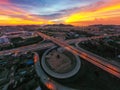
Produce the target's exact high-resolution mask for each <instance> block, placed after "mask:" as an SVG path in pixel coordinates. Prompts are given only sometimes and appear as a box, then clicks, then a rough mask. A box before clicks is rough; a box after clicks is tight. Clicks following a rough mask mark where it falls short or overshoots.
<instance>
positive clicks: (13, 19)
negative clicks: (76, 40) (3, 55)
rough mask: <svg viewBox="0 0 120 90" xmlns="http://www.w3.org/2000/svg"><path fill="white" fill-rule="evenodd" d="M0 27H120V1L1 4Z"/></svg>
mask: <svg viewBox="0 0 120 90" xmlns="http://www.w3.org/2000/svg"><path fill="white" fill-rule="evenodd" d="M0 10H1V12H0V25H32V24H59V23H63V24H72V25H91V24H117V25H118V24H120V0H109V1H108V0H74V1H73V0H64V1H60V0H59V1H58V0H35V1H33V0H22V1H21V0H0Z"/></svg>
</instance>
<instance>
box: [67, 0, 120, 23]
mask: <svg viewBox="0 0 120 90" xmlns="http://www.w3.org/2000/svg"><path fill="white" fill-rule="evenodd" d="M113 1H114V0H113ZM113 1H111V2H110V3H105V4H104V5H102V6H101V7H99V8H96V9H94V11H92V10H87V11H80V12H78V13H74V14H72V15H70V16H69V17H68V18H67V19H66V20H65V23H67V24H74V25H90V24H120V1H118V0H115V1H114V2H113Z"/></svg>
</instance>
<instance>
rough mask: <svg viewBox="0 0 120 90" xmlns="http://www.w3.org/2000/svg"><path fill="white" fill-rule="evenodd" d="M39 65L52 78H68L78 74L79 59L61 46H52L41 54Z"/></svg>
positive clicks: (79, 67)
mask: <svg viewBox="0 0 120 90" xmlns="http://www.w3.org/2000/svg"><path fill="white" fill-rule="evenodd" d="M41 66H42V68H43V70H44V71H45V72H46V73H47V74H48V75H49V76H51V77H53V78H56V79H68V78H72V77H74V76H75V75H76V74H78V72H79V71H80V69H81V60H80V58H79V57H78V56H77V55H74V54H73V53H71V52H69V51H67V50H65V49H63V48H57V47H52V48H50V49H48V50H47V51H46V52H45V53H44V54H43V56H42V59H41Z"/></svg>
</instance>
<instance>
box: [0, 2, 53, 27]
mask: <svg viewBox="0 0 120 90" xmlns="http://www.w3.org/2000/svg"><path fill="white" fill-rule="evenodd" d="M0 4H1V5H2V6H0V25H33V24H39V25H40V24H52V22H51V21H48V20H45V19H42V18H40V17H37V16H31V14H30V13H28V12H27V11H25V10H23V9H21V8H19V7H17V6H15V5H14V4H12V3H10V2H9V0H0ZM3 7H4V8H3Z"/></svg>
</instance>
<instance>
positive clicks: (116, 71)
mask: <svg viewBox="0 0 120 90" xmlns="http://www.w3.org/2000/svg"><path fill="white" fill-rule="evenodd" d="M37 33H38V34H39V35H40V36H41V37H43V38H45V39H48V40H50V41H52V42H53V43H55V44H57V45H59V46H61V47H63V48H65V49H66V50H68V51H70V52H72V53H74V54H76V55H78V56H80V57H81V58H83V59H84V60H86V61H88V62H90V63H92V64H94V65H96V66H97V67H99V68H101V69H103V70H105V71H107V72H109V73H110V74H112V75H114V76H116V77H118V78H120V65H116V64H114V63H111V62H108V60H106V59H104V58H101V57H98V56H97V55H94V54H91V53H90V52H88V51H86V50H84V49H81V48H79V49H77V48H74V47H72V46H71V45H69V44H67V43H66V42H63V41H60V40H58V39H56V38H53V37H50V36H48V35H45V34H43V33H41V32H37ZM117 35H119V34H116V35H115V36H117ZM109 36H110V35H109ZM103 37H104V36H98V37H92V39H97V38H103Z"/></svg>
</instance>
